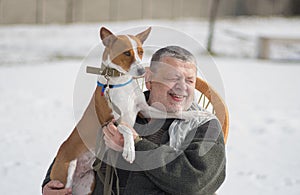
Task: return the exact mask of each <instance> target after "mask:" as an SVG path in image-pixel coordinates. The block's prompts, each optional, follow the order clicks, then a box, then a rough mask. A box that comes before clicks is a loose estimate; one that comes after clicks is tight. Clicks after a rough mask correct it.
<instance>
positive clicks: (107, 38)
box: [100, 27, 117, 47]
mask: <svg viewBox="0 0 300 195" xmlns="http://www.w3.org/2000/svg"><path fill="white" fill-rule="evenodd" d="M100 38H101V40H102V43H103V45H104V46H106V47H108V46H109V44H111V43H112V42H114V41H115V40H116V39H117V37H116V35H114V34H113V33H112V32H110V31H109V30H108V29H107V28H105V27H102V28H101V29H100Z"/></svg>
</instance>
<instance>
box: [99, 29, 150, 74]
mask: <svg viewBox="0 0 300 195" xmlns="http://www.w3.org/2000/svg"><path fill="white" fill-rule="evenodd" d="M150 31H151V27H149V28H148V29H147V30H145V31H143V32H141V33H139V34H137V35H114V34H113V33H112V32H110V31H109V30H108V29H106V28H105V27H102V28H101V29H100V38H101V40H102V43H103V45H104V46H105V50H104V53H103V57H102V60H103V63H104V64H105V65H106V66H109V67H111V68H114V69H117V70H118V71H119V72H122V73H125V74H126V73H129V74H130V75H132V76H137V77H138V76H142V75H143V74H144V73H145V68H144V67H143V66H142V65H141V61H142V58H143V52H144V51H143V47H142V45H143V43H144V41H145V40H146V39H147V37H148V35H149V33H150Z"/></svg>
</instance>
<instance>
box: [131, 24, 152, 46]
mask: <svg viewBox="0 0 300 195" xmlns="http://www.w3.org/2000/svg"><path fill="white" fill-rule="evenodd" d="M150 32H151V27H149V28H148V29H147V30H145V31H143V32H141V33H139V34H137V35H135V36H136V38H138V39H139V40H140V41H141V43H142V44H143V43H144V41H145V40H146V39H147V38H148V35H149V34H150Z"/></svg>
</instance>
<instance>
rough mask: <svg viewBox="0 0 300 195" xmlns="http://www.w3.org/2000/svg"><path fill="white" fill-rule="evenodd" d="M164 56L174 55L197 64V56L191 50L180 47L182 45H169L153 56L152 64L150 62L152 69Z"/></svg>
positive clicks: (173, 56)
mask: <svg viewBox="0 0 300 195" xmlns="http://www.w3.org/2000/svg"><path fill="white" fill-rule="evenodd" d="M163 57H172V58H176V59H179V60H182V61H184V62H191V63H193V64H194V65H195V66H197V64H196V58H195V57H194V55H193V54H192V53H191V52H189V51H188V50H186V49H184V48H182V47H180V46H167V47H164V48H161V49H159V50H157V51H156V52H155V53H154V54H153V55H152V58H151V64H150V69H151V70H152V71H153V70H154V66H155V64H156V63H157V62H159V61H160V60H161V59H162V58H163Z"/></svg>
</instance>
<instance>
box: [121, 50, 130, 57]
mask: <svg viewBox="0 0 300 195" xmlns="http://www.w3.org/2000/svg"><path fill="white" fill-rule="evenodd" d="M123 54H124V55H126V56H131V53H130V51H125V52H123Z"/></svg>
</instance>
